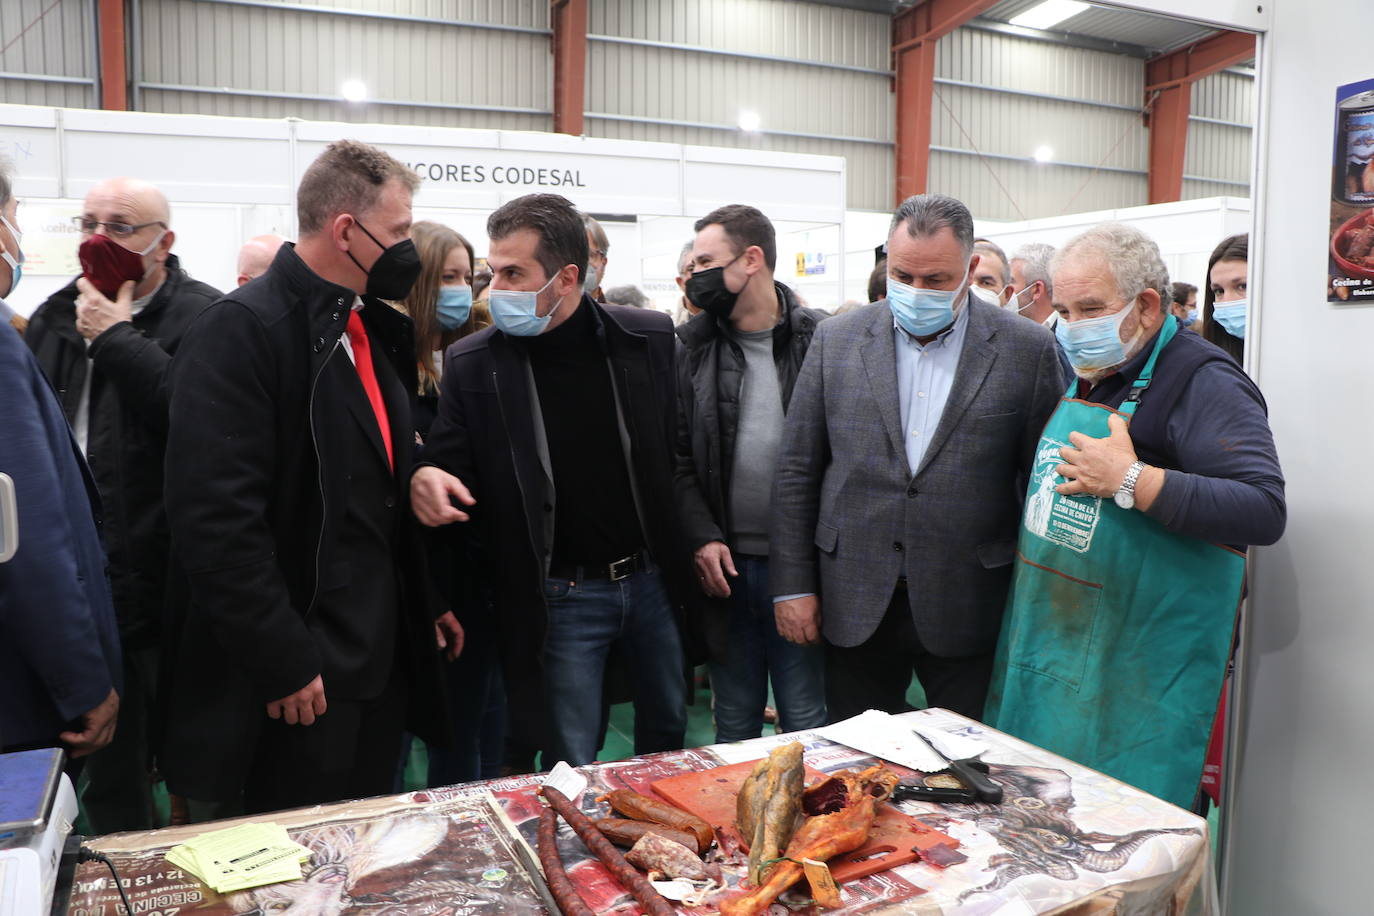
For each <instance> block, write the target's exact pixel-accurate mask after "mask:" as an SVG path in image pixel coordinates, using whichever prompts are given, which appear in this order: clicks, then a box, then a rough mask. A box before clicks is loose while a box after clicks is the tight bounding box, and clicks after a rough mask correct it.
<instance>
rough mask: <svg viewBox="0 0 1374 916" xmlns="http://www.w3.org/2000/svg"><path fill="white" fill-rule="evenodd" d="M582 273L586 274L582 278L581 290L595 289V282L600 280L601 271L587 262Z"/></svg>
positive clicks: (589, 290) (588, 291)
mask: <svg viewBox="0 0 1374 916" xmlns="http://www.w3.org/2000/svg"><path fill="white" fill-rule="evenodd" d="M583 273H584V274H585V275H586V276H584V277H583V279H582V292H584V293H590V292H591V291H592V290H594V289H596V287H597V284H598V283H600V282H601V271H600V270H598V269H597V268H596V267H593V266H592V265H591V264H588V265H587V269H586V270H585V271H584V272H583Z"/></svg>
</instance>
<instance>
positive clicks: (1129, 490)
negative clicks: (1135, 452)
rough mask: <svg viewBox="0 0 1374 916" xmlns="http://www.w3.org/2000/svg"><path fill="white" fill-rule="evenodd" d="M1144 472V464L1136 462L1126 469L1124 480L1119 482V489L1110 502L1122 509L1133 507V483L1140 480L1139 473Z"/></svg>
mask: <svg viewBox="0 0 1374 916" xmlns="http://www.w3.org/2000/svg"><path fill="white" fill-rule="evenodd" d="M1143 470H1145V462H1143V461H1137V462H1136V463H1135V464H1133V465H1131V466H1130V467H1129V468H1127V469H1126V479H1125V480H1123V481H1121V489H1120V490H1117V491H1116V495H1114V496H1113V497H1112V500H1113V501H1114V502H1115V503H1116V504H1117V505H1118V506H1120V507H1121V508H1123V509H1132V508H1134V507H1135V482H1136V481H1137V480H1139V479H1140V472H1141V471H1143Z"/></svg>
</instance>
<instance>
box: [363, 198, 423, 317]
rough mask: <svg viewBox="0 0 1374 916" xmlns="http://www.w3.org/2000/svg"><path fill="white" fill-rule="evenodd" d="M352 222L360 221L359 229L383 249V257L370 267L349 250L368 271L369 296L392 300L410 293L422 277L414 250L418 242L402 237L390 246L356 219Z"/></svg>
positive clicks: (365, 271)
mask: <svg viewBox="0 0 1374 916" xmlns="http://www.w3.org/2000/svg"><path fill="white" fill-rule="evenodd" d="M353 221H354V222H355V223H358V228H359V229H361V230H363V232H365V233H367V237H368V238H370V239H372V242H373V244H375V245H376V246H377V247H378V248H381V249H382V254H381V256H380V257H379V258H377V260H376V261H375V262H373V264H372V269H371V270H368V269H366V268H365V267H363V265H362V264H359V263H358V259H357V258H354V257H353V252H351V251H350V252H347V254H348V256H349V257H350V258H352V260H353V263H354V264H358V269H359V270H361V271H362V272H363V273H365V274H367V295H369V296H376V297H377V298H378V299H391V300H393V301H396V300H400V299H404V298H405V297H406V296H409V295H410V288H411V287H412V286H414V285H415V281H416V280H418V279H419V278H420V267H421V265H420V253H419V252H418V251H416V250H415V243H414V242H412V241H411V240H410V239H403V240H401V241H399V242H397V243H396V244H395V245H392V246H391V247H390V248H387V247H386V246H384V245H383V244H382V243H381V242H379V241H377V237H376V236H375V235H373V234H372V233H371V232H368V231H367V227H366V226H364V225H363V224H362V223H360V222H358V220H357V219H356V218H355V219H354V220H353Z"/></svg>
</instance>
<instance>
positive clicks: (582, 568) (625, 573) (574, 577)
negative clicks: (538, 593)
mask: <svg viewBox="0 0 1374 916" xmlns="http://www.w3.org/2000/svg"><path fill="white" fill-rule="evenodd" d="M649 567H650V562H649V554H648V552H647V551H643V550H641V551H640V552H639V553H632V554H630V555H629V556H628V557H621V558H620V559H619V560H615V561H614V562H611V563H606V564H604V565H603V564H597V565H594V566H588V565H580V564H577V563H558V562H554V563H551V564H549V578H551V579H567V580H568V581H570V582H577V581H578V580H580V579H610V580H611V581H612V582H619V581H620V580H621V579H628V578H629V577H630V576H632V575H634V574H635V573H637V572H645V571H647V570H648V569H649Z"/></svg>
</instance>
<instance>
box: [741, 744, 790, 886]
mask: <svg viewBox="0 0 1374 916" xmlns="http://www.w3.org/2000/svg"><path fill="white" fill-rule="evenodd" d="M804 779H805V771H804V769H803V767H802V746H801V743H800V742H798V741H793V742H792V743H791V744H784V745H783V746H782V747H779V748H774V749H773V750H772V751H770V752H769V754H768V756H767V757H765V758H764V759H762V760H760V761H759V762H758V763H757V764H756V765H755V766H754V769H753V771H752V772H751V773H750V774H749V776H748V777H747V778H746V779H745V780H744V785H742V786H740V789H739V794H738V795H737V796H735V825H736V826H737V827H739V832H740V836H742V837H743V838H744V841H745V842H746V843H748V844H749V880H750V881H751V882H752V883H754V884H762V883H763V875H764V872H765V871H766V870H767V869H766V868H765V867H764V864H763V863H764V862H767V861H769V860H771V859H776V858H778V856H780V855H782V851H783V850H784V849H786V848H787V844H788V843H789V842H790V841H791V839H792V835H793V834H794V833H795V832H796V830H797V825H798V823H799V822H800V821H801V816H802V812H801V804H802V782H803V781H804Z"/></svg>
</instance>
